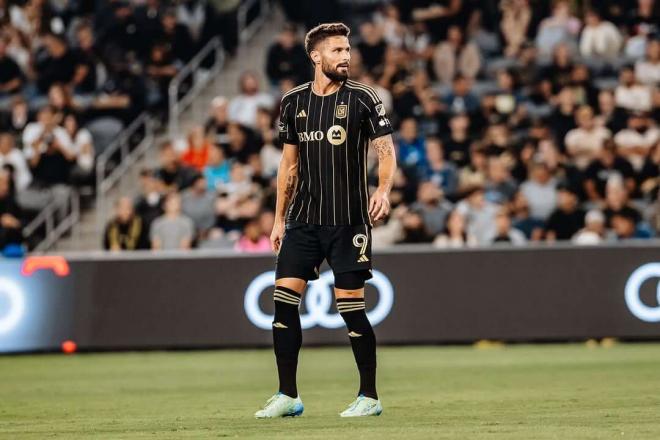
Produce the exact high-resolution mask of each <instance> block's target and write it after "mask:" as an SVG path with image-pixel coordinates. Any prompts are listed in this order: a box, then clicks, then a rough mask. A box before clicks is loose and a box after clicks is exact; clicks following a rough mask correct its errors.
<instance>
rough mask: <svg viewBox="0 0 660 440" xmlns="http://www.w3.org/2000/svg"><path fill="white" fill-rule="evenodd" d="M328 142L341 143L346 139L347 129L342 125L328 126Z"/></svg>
mask: <svg viewBox="0 0 660 440" xmlns="http://www.w3.org/2000/svg"><path fill="white" fill-rule="evenodd" d="M327 135H328V142H330V143H331V144H332V145H341V144H343V143H344V142H345V141H346V130H344V127H342V126H341V125H333V126H332V127H330V128H328V133H327Z"/></svg>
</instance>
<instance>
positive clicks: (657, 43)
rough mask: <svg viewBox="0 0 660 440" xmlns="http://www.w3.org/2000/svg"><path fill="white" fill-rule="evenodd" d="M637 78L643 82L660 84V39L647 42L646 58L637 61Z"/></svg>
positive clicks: (649, 84)
mask: <svg viewBox="0 0 660 440" xmlns="http://www.w3.org/2000/svg"><path fill="white" fill-rule="evenodd" d="M635 78H637V81H639V82H640V83H642V84H645V85H648V86H654V85H658V84H660V40H650V41H649V42H648V43H647V44H646V58H645V59H643V60H638V61H637V62H636V63H635Z"/></svg>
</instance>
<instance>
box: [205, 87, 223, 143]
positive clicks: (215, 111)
mask: <svg viewBox="0 0 660 440" xmlns="http://www.w3.org/2000/svg"><path fill="white" fill-rule="evenodd" d="M228 106H229V101H228V100H227V98H225V97H224V96H216V97H215V98H213V100H212V101H211V116H210V117H209V119H208V120H207V121H206V124H205V125H204V130H205V133H206V136H208V138H209V139H211V141H212V142H213V143H215V144H218V145H224V144H227V143H228V139H227V127H228V125H229V114H228V112H227V107H228Z"/></svg>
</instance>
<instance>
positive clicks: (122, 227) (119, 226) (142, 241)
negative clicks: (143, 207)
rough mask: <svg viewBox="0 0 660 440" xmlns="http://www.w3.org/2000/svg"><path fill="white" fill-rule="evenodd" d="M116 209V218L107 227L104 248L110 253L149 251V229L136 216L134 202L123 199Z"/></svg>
mask: <svg viewBox="0 0 660 440" xmlns="http://www.w3.org/2000/svg"><path fill="white" fill-rule="evenodd" d="M115 208H116V211H115V217H114V218H113V219H112V220H110V221H109V222H108V224H107V225H106V227H105V233H104V235H103V248H104V249H105V250H110V251H134V250H137V249H149V247H150V246H149V229H148V227H145V225H144V222H143V221H142V219H141V218H140V216H139V215H136V214H135V210H134V208H133V201H132V200H131V199H130V198H128V197H122V198H120V199H119V200H118V201H117V204H116V206H115Z"/></svg>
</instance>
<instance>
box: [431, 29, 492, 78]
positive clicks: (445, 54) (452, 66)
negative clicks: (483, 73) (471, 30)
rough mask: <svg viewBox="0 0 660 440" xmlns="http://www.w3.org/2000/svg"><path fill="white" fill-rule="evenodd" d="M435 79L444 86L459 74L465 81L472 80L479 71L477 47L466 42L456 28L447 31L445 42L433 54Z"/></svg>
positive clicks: (461, 32) (479, 60) (479, 58)
mask: <svg viewBox="0 0 660 440" xmlns="http://www.w3.org/2000/svg"><path fill="white" fill-rule="evenodd" d="M433 63H434V69H435V74H436V77H437V78H438V79H439V80H440V81H441V82H442V83H444V84H450V83H451V80H452V79H453V78H454V77H455V76H456V75H457V74H460V75H462V76H464V77H465V78H467V79H474V78H475V77H476V76H477V74H478V73H479V70H480V69H481V54H480V53H479V47H478V46H477V45H476V44H474V43H473V42H470V41H466V39H465V36H464V35H463V31H462V30H461V29H460V28H459V27H458V26H451V27H450V28H449V29H448V30H447V40H446V41H444V42H442V43H440V44H439V45H438V46H437V48H436V50H435V53H434V54H433Z"/></svg>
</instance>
